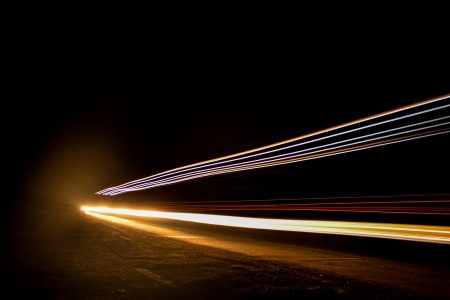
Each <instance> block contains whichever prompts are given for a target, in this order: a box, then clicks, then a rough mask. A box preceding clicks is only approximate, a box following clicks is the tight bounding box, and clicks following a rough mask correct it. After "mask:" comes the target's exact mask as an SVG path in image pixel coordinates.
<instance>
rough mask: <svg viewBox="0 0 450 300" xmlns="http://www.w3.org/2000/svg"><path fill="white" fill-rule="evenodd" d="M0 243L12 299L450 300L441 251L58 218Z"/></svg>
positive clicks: (46, 217)
mask: <svg viewBox="0 0 450 300" xmlns="http://www.w3.org/2000/svg"><path fill="white" fill-rule="evenodd" d="M3 240H4V241H5V244H4V245H5V246H4V247H2V273H3V274H2V275H3V278H5V279H4V280H3V281H2V285H3V287H2V288H3V291H5V292H8V293H10V294H11V295H13V297H11V298H12V299H14V298H16V299H29V298H30V295H31V296H32V297H33V298H35V299H37V298H45V299H179V298H183V299H253V298H258V299H259V298H262V299H275V298H276V299H298V298H302V299H416V298H417V299H430V298H431V299H448V298H449V297H450V292H449V289H448V286H450V268H449V267H448V260H446V257H447V256H448V253H447V252H446V251H447V250H448V247H446V245H439V246H437V245H427V244H419V243H404V242H403V243H400V242H398V241H387V242H386V241H381V240H375V241H374V240H373V239H364V238H349V237H338V236H327V235H317V234H299V233H286V232H276V231H266V230H251V229H240V228H229V227H220V226H212V225H202V224H195V223H189V222H181V221H171V220H164V219H143V218H136V217H134V218H123V217H120V218H119V217H117V216H103V217H100V216H95V217H94V216H88V215H86V216H81V215H77V214H75V213H73V212H67V213H61V212H58V211H57V210H54V211H52V212H45V213H41V214H40V215H39V216H37V217H36V218H35V219H34V221H33V222H30V223H28V224H27V225H21V226H19V225H16V226H11V227H9V229H8V230H6V231H5V232H4V235H3ZM377 247H380V250H379V251H377V249H376V248H377ZM389 247H392V248H393V249H391V251H388V250H387V248H389ZM394 248H395V249H394ZM429 251H432V252H435V254H429V255H428V256H427V255H425V253H428V252H429ZM403 252H407V253H409V254H408V255H406V254H405V255H402V253H403ZM416 256H420V257H416Z"/></svg>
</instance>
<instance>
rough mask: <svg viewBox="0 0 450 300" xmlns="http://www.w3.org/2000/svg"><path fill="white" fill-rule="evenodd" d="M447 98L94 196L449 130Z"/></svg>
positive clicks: (314, 156) (298, 160)
mask: <svg viewBox="0 0 450 300" xmlns="http://www.w3.org/2000/svg"><path fill="white" fill-rule="evenodd" d="M448 100H450V95H445V96H442V97H438V98H434V99H430V100H426V101H422V102H419V103H415V104H411V105H408V106H405V107H401V108H398V109H394V110H391V111H388V112H385V113H380V114H377V115H374V116H370V117H366V118H363V119H360V120H356V121H353V122H349V123H345V124H342V125H339V126H335V127H331V128H328V129H325V130H320V131H317V132H313V133H310V134H307V135H303V136H300V137H297V138H293V139H290V140H286V141H282V142H279V143H275V144H272V145H268V146H264V147H260V148H256V149H253V150H249V151H244V152H240V153H236V154H233V155H229V156H224V157H220V158H216V159H212V160H208V161H204V162H200V163H196V164H192V165H188V166H184V167H180V168H176V169H172V170H168V171H165V172H162V173H158V174H155V175H152V176H149V177H146V178H142V179H138V180H134V181H131V182H128V183H125V184H122V185H119V186H115V187H110V188H107V189H104V190H102V191H99V192H97V194H102V195H117V194H121V193H126V192H132V191H139V190H144V189H151V188H156V187H159V186H164V185H170V184H176V183H181V182H184V181H187V180H194V179H198V178H202V177H207V176H214V175H220V174H226V173H232V172H240V171H246V170H254V169H260V168H267V167H271V166H279V165H284V164H290V163H295V162H300V161H306V160H311V159H317V158H323V157H329V156H333V155H338V154H343V153H351V152H355V151H359V150H364V149H369V148H374V147H379V146H384V145H390V144H395V143H399V142H406V141H411V140H416V139H419V138H425V137H430V136H436V135H440V134H445V133H449V132H450V120H449V119H450V113H449V111H448V108H449V107H450V103H449V101H448ZM446 109H447V110H446ZM436 113H440V115H436ZM430 114H434V115H430ZM418 118H421V119H418ZM400 122H402V123H400ZM405 122H408V123H407V124H405ZM388 126H389V127H388ZM275 153H276V154H275Z"/></svg>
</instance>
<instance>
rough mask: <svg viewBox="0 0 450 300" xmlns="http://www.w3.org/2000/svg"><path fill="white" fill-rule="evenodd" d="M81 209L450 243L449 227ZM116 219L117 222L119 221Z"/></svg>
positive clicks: (97, 213)
mask: <svg viewBox="0 0 450 300" xmlns="http://www.w3.org/2000/svg"><path fill="white" fill-rule="evenodd" d="M82 210H84V211H85V212H86V213H87V214H91V215H93V216H95V217H98V218H107V217H104V216H105V215H106V216H108V215H112V216H114V215H124V216H138V217H148V218H165V219H172V220H180V221H188V222H196V223H203V224H210V225H221V226H232V227H241V228H252V229H266V230H281V231H295V232H309V233H324V234H338V235H349V236H361V237H373V238H385V239H395V240H406V241H417V242H427V243H438V244H450V227H448V226H431V225H409V224H389V223H368V222H345V221H320V220H286V219H263V218H245V217H232V216H218V215H210V214H192V213H174V212H161V211H151V210H133V209H125V208H108V207H89V206H83V207H82ZM116 222H118V221H117V220H116ZM119 222H120V221H119ZM124 224H126V225H130V224H131V223H130V221H127V222H124Z"/></svg>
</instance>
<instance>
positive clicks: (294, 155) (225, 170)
mask: <svg viewBox="0 0 450 300" xmlns="http://www.w3.org/2000/svg"><path fill="white" fill-rule="evenodd" d="M448 124H450V122H444V123H440V124H436V125H432V126H426V127H422V128H418V129H413V130H407V131H403V132H400V133H395V134H390V135H385V136H382V137H378V138H372V139H368V140H363V141H359V142H354V143H349V144H345V145H340V146H336V147H330V148H326V149H322V150H317V151H310V150H313V149H317V148H323V147H326V146H330V145H334V144H339V143H343V142H347V141H350V140H355V139H359V138H362V137H358V138H353V139H350V140H345V141H340V142H336V143H331V144H328V145H324V146H318V147H313V148H309V149H306V150H300V151H295V152H291V153H288V154H282V155H276V156H271V157H269V158H263V159H257V160H251V161H247V162H244V163H238V164H232V165H227V166H225V167H216V168H210V169H208V170H206V171H205V170H203V171H196V172H189V173H185V174H183V175H178V176H173V177H170V178H168V179H163V180H157V181H152V182H151V183H144V184H139V185H136V186H133V189H127V188H122V189H120V190H121V191H136V190H142V189H148V188H149V187H151V186H161V185H164V183H166V182H170V183H172V182H174V181H176V182H180V181H179V180H178V179H184V178H187V179H191V178H199V177H198V176H195V175H199V174H203V175H204V176H200V177H205V176H207V175H208V174H209V173H210V172H212V171H221V173H229V171H228V170H232V169H231V168H234V167H249V166H250V167H251V166H258V165H259V164H260V163H272V162H275V163H277V162H283V161H284V160H286V159H291V158H302V157H306V156H307V155H311V154H315V153H325V154H326V153H329V151H330V150H334V149H341V148H342V147H348V146H353V145H358V144H361V143H366V142H371V141H376V140H379V139H385V138H389V137H393V136H397V135H401V134H406V133H411V132H415V131H418V130H424V129H430V128H434V127H438V126H442V125H448ZM408 127H409V126H408ZM445 129H450V128H445ZM393 130H396V129H393ZM389 131H392V130H389ZM426 133H428V132H426ZM426 133H423V135H425V134H426ZM376 134H378V133H376ZM371 135H374V134H371ZM371 135H370V136H371ZM421 135H422V134H421ZM364 137H366V136H364ZM408 137H411V136H405V137H403V138H401V139H406V140H407V138H408ZM388 141H390V140H385V141H384V142H382V143H383V144H384V143H385V144H387V142H388ZM366 145H368V144H366ZM362 148H365V147H364V145H363V146H362ZM344 150H345V149H344ZM306 151H310V152H306ZM323 151H326V152H323ZM302 152H306V153H303V154H301V155H297V154H299V153H302ZM256 163H257V164H256ZM276 165H278V164H276ZM252 169H253V168H252Z"/></svg>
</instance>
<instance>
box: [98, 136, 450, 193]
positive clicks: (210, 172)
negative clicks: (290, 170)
mask: <svg viewBox="0 0 450 300" xmlns="http://www.w3.org/2000/svg"><path fill="white" fill-rule="evenodd" d="M448 129H450V128H443V129H439V130H436V131H430V132H425V133H419V134H415V135H409V136H406V137H401V138H396V139H389V140H385V141H381V142H374V143H369V144H365V145H360V146H354V147H350V148H343V149H338V150H334V151H328V152H320V153H319V154H312V155H302V156H293V157H283V158H281V159H276V160H266V161H263V162H257V163H253V164H245V165H239V166H229V167H224V168H219V169H215V170H205V171H203V172H198V173H195V174H193V175H187V176H181V178H180V177H176V178H171V179H170V180H167V181H164V182H159V183H156V184H154V185H150V184H145V186H141V185H139V186H138V187H133V188H126V189H121V188H117V187H116V188H114V190H113V191H112V192H105V193H104V194H105V195H115V194H120V193H124V192H130V191H139V190H144V189H149V188H152V187H153V188H154V187H158V186H163V185H169V184H175V183H180V182H184V181H187V180H193V179H198V178H202V177H207V176H212V175H219V174H226V173H231V172H237V171H245V170H254V169H260V168H265V167H271V166H279V165H285V164H290V163H294V162H298V161H304V160H311V159H317V158H322V157H328V156H333V155H337V154H343V153H349V152H354V151H359V150H363V149H369V148H373V147H378V146H383V145H389V144H393V143H398V142H405V141H409V140H413V139H417V138H423V137H429V136H433V135H437V134H443V133H449V132H450V130H448ZM437 131H441V132H437ZM338 148H340V147H338ZM334 149H335V148H334ZM315 153H317V152H315ZM98 193H100V192H98Z"/></svg>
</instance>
